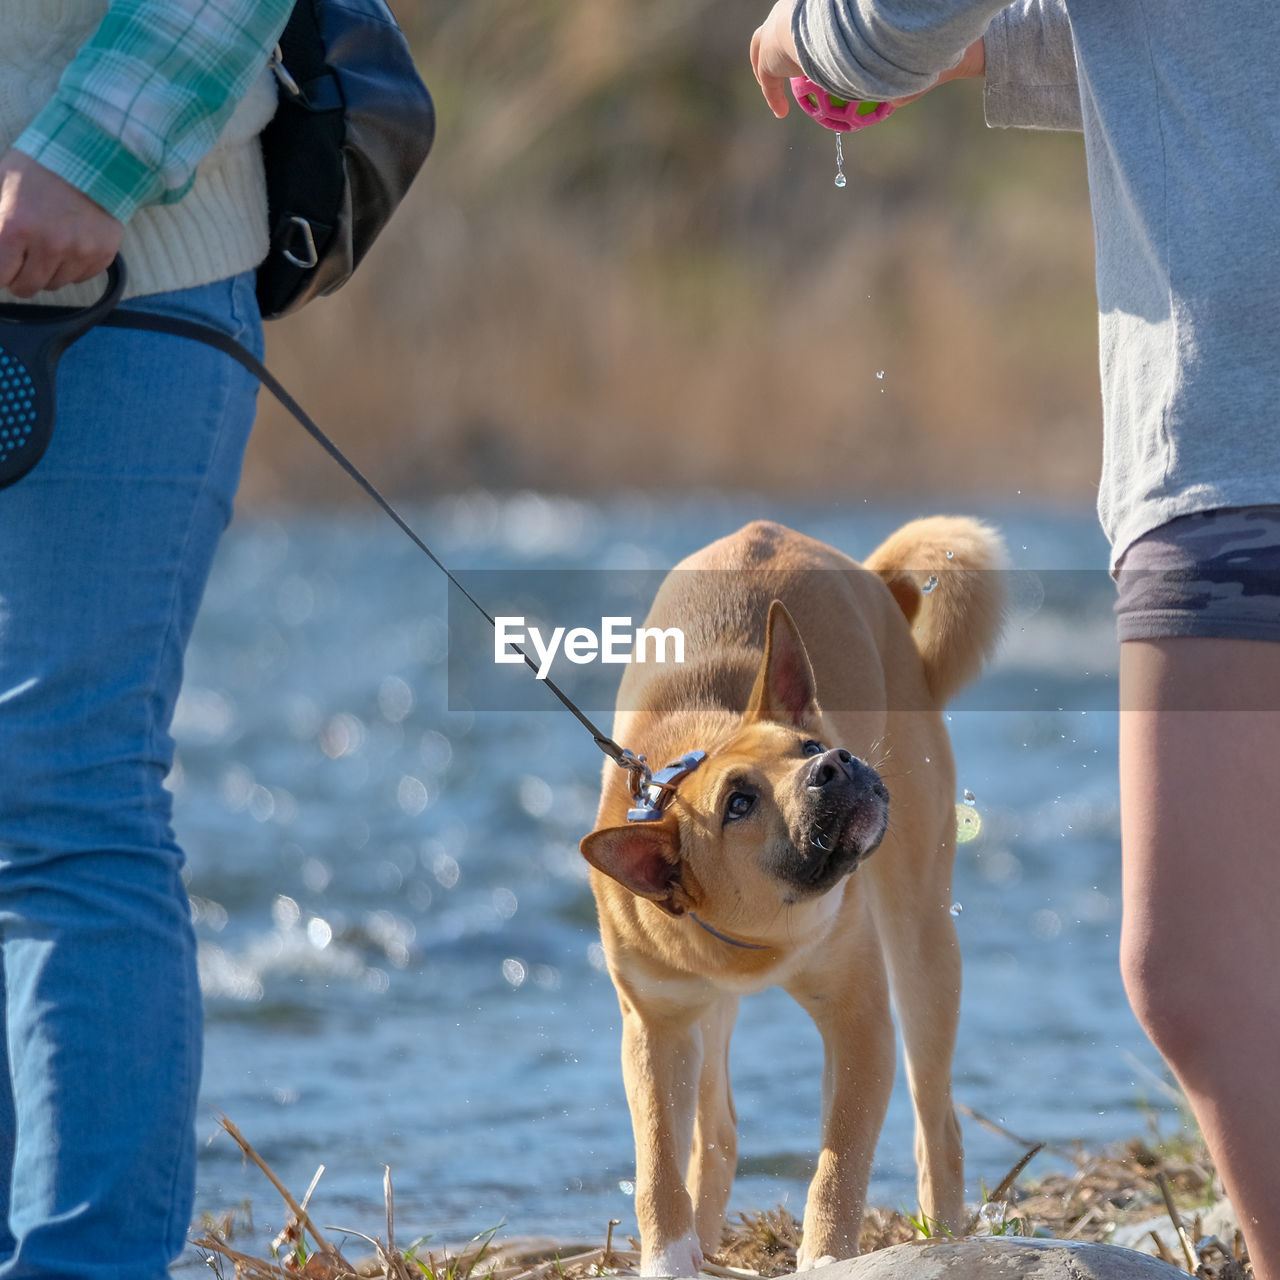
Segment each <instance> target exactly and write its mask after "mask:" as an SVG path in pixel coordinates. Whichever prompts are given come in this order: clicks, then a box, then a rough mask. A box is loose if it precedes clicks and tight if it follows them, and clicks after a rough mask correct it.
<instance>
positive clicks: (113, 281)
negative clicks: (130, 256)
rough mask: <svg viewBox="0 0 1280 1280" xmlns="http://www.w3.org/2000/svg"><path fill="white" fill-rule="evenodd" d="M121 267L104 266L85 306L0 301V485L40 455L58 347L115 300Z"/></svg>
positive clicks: (49, 421)
mask: <svg viewBox="0 0 1280 1280" xmlns="http://www.w3.org/2000/svg"><path fill="white" fill-rule="evenodd" d="M124 282H125V269H124V262H123V260H122V259H120V258H116V260H115V261H114V262H113V263H112V264H111V265H110V266H109V267H108V268H107V287H106V289H105V291H104V292H103V294H102V297H100V298H99V299H98V301H97V302H95V303H93V304H92V305H91V306H88V307H50V306H44V305H42V304H33V303H29V302H5V303H0V489H4V488H7V487H8V486H9V485H11V484H15V483H17V481H19V480H21V479H22V477H23V476H25V475H26V474H27V472H28V471H30V470H31V468H32V467H34V466H35V465H36V463H37V462H39V461H40V459H41V458H42V457H43V456H44V451H45V449H47V448H48V446H49V438H50V436H52V434H53V423H54V416H55V411H56V407H57V396H56V394H55V392H56V388H57V377H56V374H57V368H58V361H59V359H60V358H61V357H62V353H63V352H64V351H65V350H66V349H67V348H68V347H69V346H70V345H71V344H72V343H73V342H74V341H75V340H76V339H77V338H80V337H83V336H84V334H85V333H86V332H88V330H90V329H91V328H93V326H94V325H95V324H98V323H100V322H101V321H102V320H103V319H104V317H106V315H107V314H108V313H109V312H110V311H111V309H112V308H113V307H114V306H115V305H116V303H117V302H119V301H120V295H121V293H123V292H124Z"/></svg>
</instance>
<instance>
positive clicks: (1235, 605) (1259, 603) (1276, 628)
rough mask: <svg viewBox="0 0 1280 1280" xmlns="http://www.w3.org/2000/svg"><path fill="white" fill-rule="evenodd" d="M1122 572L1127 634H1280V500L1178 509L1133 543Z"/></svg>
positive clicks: (1120, 629)
mask: <svg viewBox="0 0 1280 1280" xmlns="http://www.w3.org/2000/svg"><path fill="white" fill-rule="evenodd" d="M1115 577H1116V586H1117V588H1118V593H1119V594H1118V596H1117V599H1116V604H1115V614H1116V633H1117V635H1118V637H1119V639H1121V640H1154V639H1156V638H1158V637H1161V636H1215V637H1219V638H1228V639H1237V640H1280V506H1265V507H1226V508H1222V509H1220V510H1217V511H1198V512H1195V513H1194V514H1192V515H1189V516H1179V517H1178V519H1176V520H1171V521H1169V523H1168V524H1164V525H1161V526H1160V527H1159V528H1158V529H1153V530H1152V531H1151V532H1150V533H1147V534H1144V535H1143V536H1142V537H1141V538H1139V539H1138V540H1137V541H1136V542H1134V543H1133V544H1132V545H1131V546H1130V547H1129V548H1128V549H1127V550H1126V551H1125V553H1124V555H1123V556H1122V557H1121V559H1120V565H1119V567H1118V569H1117V570H1116V574H1115Z"/></svg>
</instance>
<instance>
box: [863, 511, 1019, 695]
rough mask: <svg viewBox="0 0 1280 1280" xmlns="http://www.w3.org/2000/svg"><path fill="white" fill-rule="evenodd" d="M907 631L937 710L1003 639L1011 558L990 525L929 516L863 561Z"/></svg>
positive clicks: (908, 525)
mask: <svg viewBox="0 0 1280 1280" xmlns="http://www.w3.org/2000/svg"><path fill="white" fill-rule="evenodd" d="M864 564H865V565H866V567H867V568H868V569H871V570H872V571H874V572H875V573H878V574H879V575H880V577H881V578H883V579H884V581H885V583H886V584H887V585H888V587H889V590H890V591H891V592H892V593H893V596H894V599H896V600H897V602H898V604H899V606H900V607H901V609H902V612H903V613H904V614H906V616H907V621H908V622H909V623H910V624H911V634H912V638H913V639H914V640H915V642H916V647H917V648H918V649H919V650H920V656H921V658H922V659H923V660H924V669H925V677H926V679H927V680H928V682H929V691H930V692H931V693H932V694H933V696H934V697H935V698H936V699H937V700H938V702H939V704H941V703H944V702H946V701H947V700H948V699H949V698H950V697H951V696H952V695H953V694H954V693H956V692H957V691H958V690H959V689H961V688H962V687H963V686H964V685H966V684H967V683H968V682H969V681H970V680H972V679H973V678H974V677H975V676H976V675H977V674H978V672H979V671H980V670H981V669H982V664H983V663H984V662H985V661H986V660H987V658H989V657H990V656H991V654H992V652H993V651H994V649H995V647H996V644H997V642H998V641H999V639H1000V631H1001V628H1002V627H1003V624H1004V615H1005V607H1006V593H1005V582H1004V579H1005V574H1004V572H1003V570H1004V569H1006V568H1007V567H1008V557H1007V555H1006V553H1005V548H1004V540H1003V539H1002V538H1001V537H1000V535H999V533H997V532H996V530H995V529H993V528H992V527H991V526H990V525H986V524H983V523H981V522H980V521H978V520H972V519H970V518H968V517H967V516H929V517H927V518H925V519H923V520H913V521H911V523H910V524H906V525H903V527H902V528H901V529H899V530H898V531H897V532H896V533H894V534H891V535H890V536H889V537H888V538H886V539H885V541H884V542H883V543H881V545H880V546H878V547H877V548H876V549H875V551H873V552H872V553H871V555H870V556H868V557H867V559H866V560H865V561H864Z"/></svg>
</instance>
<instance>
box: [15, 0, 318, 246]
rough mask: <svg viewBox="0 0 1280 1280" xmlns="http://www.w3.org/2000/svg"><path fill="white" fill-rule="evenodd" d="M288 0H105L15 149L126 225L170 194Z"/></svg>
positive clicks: (250, 71)
mask: <svg viewBox="0 0 1280 1280" xmlns="http://www.w3.org/2000/svg"><path fill="white" fill-rule="evenodd" d="M292 7H293V0H112V3H111V5H110V8H109V9H108V11H107V15H106V17H105V18H104V19H103V21H102V24H101V25H100V26H99V28H98V30H97V31H96V32H95V33H94V35H93V37H92V38H91V39H90V40H89V41H87V42H86V43H85V45H84V46H83V47H82V48H81V49H80V51H79V53H78V54H77V55H76V57H75V59H74V60H73V61H72V62H71V64H70V65H69V66H68V67H67V69H66V71H65V72H64V73H63V76H62V79H61V81H60V82H59V85H58V90H57V92H56V94H55V95H54V97H53V99H52V100H51V101H50V102H49V103H48V104H47V105H46V106H45V107H44V109H43V110H42V111H41V112H40V114H39V115H38V116H37V117H36V119H35V120H34V121H33V122H32V124H31V125H30V126H29V127H28V128H27V130H26V131H25V132H23V133H22V134H21V135H20V136H19V138H18V140H17V142H16V143H15V146H16V148H17V149H18V150H19V151H22V152H23V153H24V154H25V155H27V156H29V157H31V158H32V159H33V160H36V161H38V162H39V163H40V164H42V165H44V166H45V167H46V168H47V169H50V170H51V171H52V172H54V173H55V174H57V175H58V176H59V177H62V178H64V179H65V180H66V181H67V182H70V183H71V184H72V185H73V186H75V187H77V188H78V189H79V190H80V191H82V192H84V193H85V194H86V195H88V196H89V197H91V198H92V199H93V200H94V201H96V202H97V203H98V204H99V205H101V206H102V207H103V208H104V209H105V210H106V211H107V212H108V213H110V214H112V215H113V216H114V217H116V218H118V219H119V220H120V221H122V222H123V221H126V220H127V219H128V218H129V216H130V215H131V214H132V213H133V211H134V210H135V209H136V208H138V206H139V205H143V204H150V203H155V202H160V201H165V200H172V199H176V198H178V197H179V196H180V195H181V194H182V193H183V192H184V191H185V190H186V188H187V187H188V186H189V185H190V182H191V179H192V177H193V175H194V173H195V167H196V164H197V163H198V162H199V160H200V159H201V157H202V156H204V154H205V153H206V152H207V151H208V150H209V149H210V148H211V147H212V146H213V144H214V143H215V142H216V141H217V138H218V134H219V133H220V132H221V130H222V127H223V125H224V124H225V123H226V121H227V119H228V118H229V116H230V115H231V113H232V111H233V110H234V109H235V106H236V103H237V102H238V101H239V100H240V98H241V97H243V96H244V93H245V91H246V89H247V88H248V86H249V85H250V84H251V83H252V82H253V78H254V76H256V75H257V74H258V73H260V72H261V70H262V68H263V66H264V65H265V63H266V60H267V57H268V55H269V52H270V50H271V48H272V46H273V45H274V44H275V41H276V39H277V37H278V36H279V33H280V31H281V29H282V28H283V26H284V23H285V20H286V19H287V18H288V15H289V11H290V10H291V9H292Z"/></svg>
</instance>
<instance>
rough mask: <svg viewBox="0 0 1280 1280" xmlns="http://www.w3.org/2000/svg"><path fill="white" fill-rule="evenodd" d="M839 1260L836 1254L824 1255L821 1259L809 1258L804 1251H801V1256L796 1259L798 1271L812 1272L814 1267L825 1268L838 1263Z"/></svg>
mask: <svg viewBox="0 0 1280 1280" xmlns="http://www.w3.org/2000/svg"><path fill="white" fill-rule="evenodd" d="M838 1261H839V1259H838V1258H837V1257H836V1256H835V1254H834V1253H824V1254H823V1255H822V1257H820V1258H807V1257H805V1254H804V1251H803V1250H801V1252H800V1255H799V1256H798V1257H797V1258H796V1270H797V1271H812V1270H813V1269H814V1267H825V1266H826V1265H827V1264H828V1263H831V1262H838Z"/></svg>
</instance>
